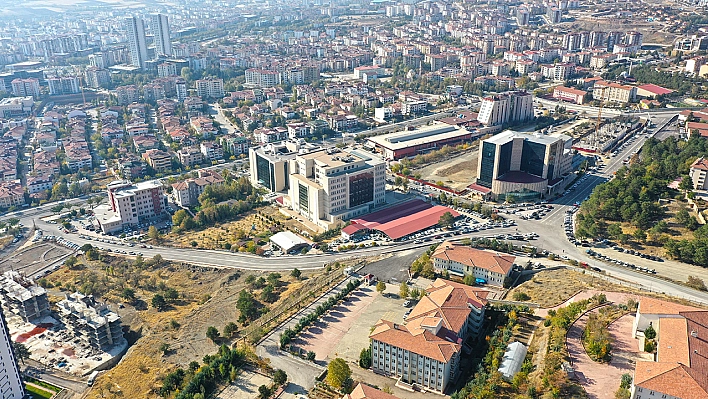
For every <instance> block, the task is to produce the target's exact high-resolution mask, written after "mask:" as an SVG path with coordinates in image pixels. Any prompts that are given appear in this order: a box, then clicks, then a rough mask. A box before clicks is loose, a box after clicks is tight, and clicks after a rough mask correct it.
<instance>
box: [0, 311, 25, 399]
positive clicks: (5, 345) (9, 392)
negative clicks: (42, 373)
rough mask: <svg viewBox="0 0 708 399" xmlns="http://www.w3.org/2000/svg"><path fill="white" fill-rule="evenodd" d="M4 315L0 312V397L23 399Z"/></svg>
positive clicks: (23, 394) (20, 380) (17, 367)
mask: <svg viewBox="0 0 708 399" xmlns="http://www.w3.org/2000/svg"><path fill="white" fill-rule="evenodd" d="M10 338H11V337H10V334H9V332H8V328H7V321H5V315H4V314H3V312H0V397H2V398H3V399H24V398H25V386H24V384H23V383H22V378H20V366H19V365H18V364H17V359H15V353H14V352H13V350H12V341H11V339H10Z"/></svg>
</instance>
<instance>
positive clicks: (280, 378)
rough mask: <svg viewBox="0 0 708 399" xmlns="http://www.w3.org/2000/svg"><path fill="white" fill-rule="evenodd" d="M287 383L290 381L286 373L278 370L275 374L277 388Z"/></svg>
mask: <svg viewBox="0 0 708 399" xmlns="http://www.w3.org/2000/svg"><path fill="white" fill-rule="evenodd" d="M286 381H288V375H287V374H286V373H285V371H283V370H281V369H277V370H275V371H274V372H273V383H274V384H275V385H276V386H280V385H283V384H285V382H286Z"/></svg>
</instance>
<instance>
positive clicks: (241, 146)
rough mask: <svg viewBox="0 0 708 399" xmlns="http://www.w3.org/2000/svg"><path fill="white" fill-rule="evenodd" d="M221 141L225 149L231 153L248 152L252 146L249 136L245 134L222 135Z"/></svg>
mask: <svg viewBox="0 0 708 399" xmlns="http://www.w3.org/2000/svg"><path fill="white" fill-rule="evenodd" d="M219 142H220V143H221V146H222V148H223V149H224V151H227V152H229V153H230V154H231V155H241V154H246V153H248V148H249V147H250V146H251V144H250V142H249V140H248V138H246V137H244V136H226V137H220V138H219Z"/></svg>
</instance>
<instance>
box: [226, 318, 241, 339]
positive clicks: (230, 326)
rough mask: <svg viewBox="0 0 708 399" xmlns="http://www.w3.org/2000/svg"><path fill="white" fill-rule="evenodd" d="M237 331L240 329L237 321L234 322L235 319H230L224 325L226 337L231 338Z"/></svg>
mask: <svg viewBox="0 0 708 399" xmlns="http://www.w3.org/2000/svg"><path fill="white" fill-rule="evenodd" d="M236 331H238V326H236V323H234V322H233V321H230V322H228V323H226V325H225V326H224V337H225V338H231V336H232V335H234V333H235V332H236Z"/></svg>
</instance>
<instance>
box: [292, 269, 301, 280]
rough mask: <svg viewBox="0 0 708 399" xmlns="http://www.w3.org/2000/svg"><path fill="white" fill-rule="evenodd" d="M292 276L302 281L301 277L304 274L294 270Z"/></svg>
mask: <svg viewBox="0 0 708 399" xmlns="http://www.w3.org/2000/svg"><path fill="white" fill-rule="evenodd" d="M290 275H291V276H292V277H295V278H296V279H300V276H301V275H302V272H301V271H300V270H299V269H297V268H296V269H293V270H292V271H291V272H290Z"/></svg>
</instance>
